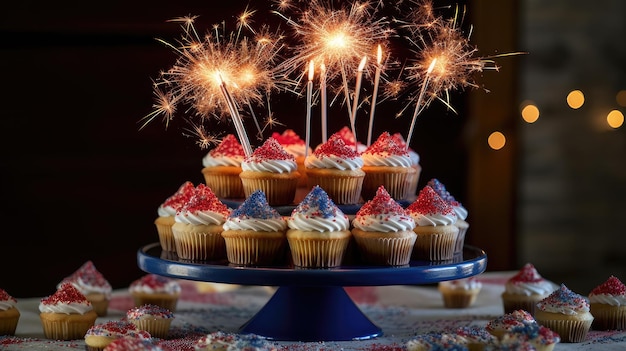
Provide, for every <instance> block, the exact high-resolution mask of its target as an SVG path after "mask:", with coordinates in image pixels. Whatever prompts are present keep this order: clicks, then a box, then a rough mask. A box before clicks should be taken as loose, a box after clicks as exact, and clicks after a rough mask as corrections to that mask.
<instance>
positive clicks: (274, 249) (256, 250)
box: [222, 230, 286, 266]
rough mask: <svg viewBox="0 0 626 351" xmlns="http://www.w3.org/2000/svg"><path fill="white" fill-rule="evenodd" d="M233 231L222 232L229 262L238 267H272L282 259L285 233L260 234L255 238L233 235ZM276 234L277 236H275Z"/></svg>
mask: <svg viewBox="0 0 626 351" xmlns="http://www.w3.org/2000/svg"><path fill="white" fill-rule="evenodd" d="M230 232H231V231H228V230H227V231H224V232H222V236H223V237H224V241H225V242H226V257H227V258H228V262H230V263H232V264H236V265H244V266H251V265H270V264H272V263H274V262H276V260H277V258H282V251H283V249H284V246H285V243H286V239H285V236H284V233H281V232H272V233H265V234H266V235H267V237H265V238H263V237H262V236H263V235H264V234H258V235H256V236H254V237H249V236H246V235H245V234H231V233H230ZM274 233H276V234H274Z"/></svg>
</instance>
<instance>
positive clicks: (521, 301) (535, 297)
mask: <svg viewBox="0 0 626 351" xmlns="http://www.w3.org/2000/svg"><path fill="white" fill-rule="evenodd" d="M558 287H559V286H558V285H556V284H554V283H553V282H551V281H549V280H546V279H544V278H543V277H542V276H541V275H539V272H537V269H536V268H535V266H533V265H532V264H531V263H526V264H525V265H524V266H523V267H522V268H521V269H520V270H519V271H518V272H517V273H516V274H515V275H514V276H512V277H511V278H509V279H508V280H507V281H506V282H505V284H504V292H503V293H502V295H501V297H502V306H503V308H504V313H511V312H513V311H515V310H526V311H528V312H530V314H532V315H535V308H536V305H537V302H539V301H541V300H543V299H545V298H546V297H548V295H550V294H551V293H552V292H553V291H554V290H556V289H558Z"/></svg>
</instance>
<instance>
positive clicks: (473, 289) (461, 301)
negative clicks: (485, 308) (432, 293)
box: [437, 277, 483, 308]
mask: <svg viewBox="0 0 626 351" xmlns="http://www.w3.org/2000/svg"><path fill="white" fill-rule="evenodd" d="M482 286H483V285H482V283H481V282H479V281H478V280H476V278H475V277H469V278H464V279H456V280H447V281H441V282H439V284H438V286H437V288H438V290H439V292H440V293H441V297H442V298H443V305H444V306H445V307H447V308H466V307H469V306H471V305H472V304H473V303H474V302H475V301H476V297H477V296H478V293H479V292H480V290H481V288H482Z"/></svg>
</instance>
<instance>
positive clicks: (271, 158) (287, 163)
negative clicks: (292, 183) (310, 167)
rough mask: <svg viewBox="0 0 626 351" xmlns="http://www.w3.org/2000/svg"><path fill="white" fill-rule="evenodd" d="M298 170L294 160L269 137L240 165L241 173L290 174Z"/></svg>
mask: <svg viewBox="0 0 626 351" xmlns="http://www.w3.org/2000/svg"><path fill="white" fill-rule="evenodd" d="M297 168H298V165H297V164H296V159H295V158H294V156H293V155H292V154H290V153H288V152H287V151H285V149H284V148H283V147H282V146H281V145H280V144H279V143H278V141H276V139H274V138H272V137H270V138H268V139H267V140H266V141H265V142H264V143H263V145H261V146H260V147H258V148H257V149H256V150H254V152H253V153H252V155H250V156H249V157H247V158H245V159H244V160H243V162H242V163H241V169H242V170H243V171H254V172H270V173H290V172H294V171H295V170H296V169H297Z"/></svg>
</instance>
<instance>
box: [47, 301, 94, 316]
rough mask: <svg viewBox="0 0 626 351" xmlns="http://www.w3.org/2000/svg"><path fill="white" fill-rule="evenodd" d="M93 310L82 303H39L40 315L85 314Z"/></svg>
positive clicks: (89, 305)
mask: <svg viewBox="0 0 626 351" xmlns="http://www.w3.org/2000/svg"><path fill="white" fill-rule="evenodd" d="M91 310H93V306H92V305H91V303H89V302H87V301H83V302H70V303H65V302H59V303H57V304H44V303H43V302H40V303H39V312H41V313H65V314H76V313H77V314H85V313H87V312H89V311H91Z"/></svg>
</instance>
